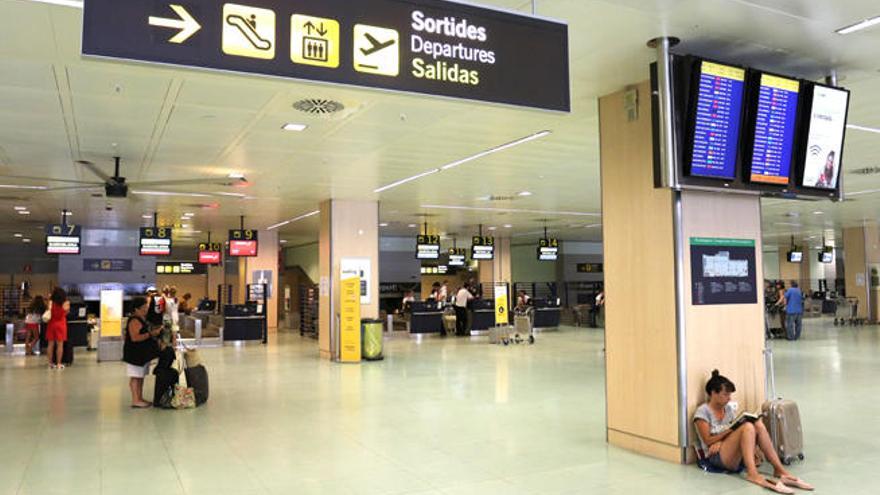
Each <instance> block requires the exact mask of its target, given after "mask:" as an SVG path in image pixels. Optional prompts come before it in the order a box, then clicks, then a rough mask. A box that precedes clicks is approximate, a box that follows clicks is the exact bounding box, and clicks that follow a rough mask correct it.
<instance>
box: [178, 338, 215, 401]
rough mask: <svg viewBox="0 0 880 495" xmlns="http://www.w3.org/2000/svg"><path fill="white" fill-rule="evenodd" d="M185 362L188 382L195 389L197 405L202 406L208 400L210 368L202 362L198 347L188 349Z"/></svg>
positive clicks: (184, 371)
mask: <svg viewBox="0 0 880 495" xmlns="http://www.w3.org/2000/svg"><path fill="white" fill-rule="evenodd" d="M184 356H185V359H184V363H185V366H186V368H185V369H184V370H183V373H184V374H185V375H186V384H187V386H189V387H190V388H192V389H193V395H195V396H196V406H201V405H202V404H204V403H205V402H208V393H209V390H210V389H209V386H208V370H207V369H206V368H205V365H204V364H202V359H201V356H200V355H199V352H198V351H197V350H196V349H187V350H186V353H184Z"/></svg>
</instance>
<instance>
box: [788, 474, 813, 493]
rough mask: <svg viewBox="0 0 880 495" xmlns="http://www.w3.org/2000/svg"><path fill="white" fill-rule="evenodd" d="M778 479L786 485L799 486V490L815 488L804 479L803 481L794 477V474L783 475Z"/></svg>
mask: <svg viewBox="0 0 880 495" xmlns="http://www.w3.org/2000/svg"><path fill="white" fill-rule="evenodd" d="M780 481H782V482H783V483H785V484H786V485H788V486H793V487H795V488H799V489H801V490H807V491H813V490H815V488H813V485H811V484H809V483H807V482H806V481H804V480H802V479H800V478H797V477H794V476H791V477H787V476H783V477H782V478H780Z"/></svg>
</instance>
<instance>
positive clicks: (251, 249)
mask: <svg viewBox="0 0 880 495" xmlns="http://www.w3.org/2000/svg"><path fill="white" fill-rule="evenodd" d="M256 255H257V241H229V256H233V257H253V256H256Z"/></svg>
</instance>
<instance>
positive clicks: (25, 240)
mask: <svg viewBox="0 0 880 495" xmlns="http://www.w3.org/2000/svg"><path fill="white" fill-rule="evenodd" d="M21 242H31V240H30V239H28V238H27V237H25V238H24V239H22V240H21Z"/></svg>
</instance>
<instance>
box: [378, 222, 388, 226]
mask: <svg viewBox="0 0 880 495" xmlns="http://www.w3.org/2000/svg"><path fill="white" fill-rule="evenodd" d="M387 226H388V223H387V222H382V223H380V224H379V227H387Z"/></svg>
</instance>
